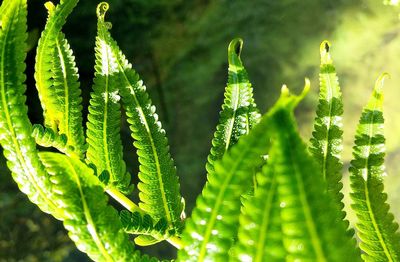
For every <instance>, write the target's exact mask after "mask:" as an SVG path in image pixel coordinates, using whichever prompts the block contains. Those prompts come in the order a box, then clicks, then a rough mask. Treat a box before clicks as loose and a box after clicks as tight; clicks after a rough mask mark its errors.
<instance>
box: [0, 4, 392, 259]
mask: <svg viewBox="0 0 400 262" xmlns="http://www.w3.org/2000/svg"><path fill="white" fill-rule="evenodd" d="M390 2H391V3H392V4H393V5H389V4H390ZM43 3H44V1H39V0H30V1H29V17H28V19H29V31H30V39H31V41H30V43H31V45H32V47H35V45H36V41H35V40H37V38H38V35H39V32H40V31H41V30H42V29H43V26H44V24H45V20H46V11H45V8H44V6H43ZM109 3H110V11H109V13H108V20H109V21H111V22H112V23H113V29H112V34H113V36H114V38H115V39H116V40H117V41H118V42H119V44H120V46H121V48H122V49H123V50H124V52H125V53H126V55H127V56H128V58H130V60H131V61H132V62H133V65H134V67H135V68H136V70H137V71H138V72H139V73H140V74H141V76H142V78H143V80H144V81H145V83H146V85H147V87H148V90H149V92H150V94H151V97H152V98H153V102H154V104H155V105H156V106H157V108H158V113H159V115H160V119H161V121H162V122H163V125H164V127H165V129H166V131H167V135H168V138H169V141H170V145H171V151H172V154H173V156H174V158H175V160H176V166H177V169H178V174H179V176H180V181H181V189H182V194H183V196H184V197H185V198H186V203H187V213H189V214H190V210H191V209H192V208H193V205H194V202H195V199H196V196H197V195H198V194H199V193H200V191H201V188H202V186H203V184H204V182H205V168H204V166H205V162H206V157H207V154H208V151H209V148H210V145H211V138H212V136H213V132H214V128H215V126H216V124H217V121H218V112H219V110H220V106H221V103H222V100H223V92H224V86H225V83H226V78H227V57H226V53H227V51H226V50H227V46H228V43H229V41H230V40H231V39H232V38H235V37H238V36H239V37H242V38H243V39H244V42H245V46H244V50H243V52H242V59H243V62H244V63H245V65H246V67H247V70H248V73H249V76H250V79H251V81H252V83H253V86H254V92H255V99H256V102H257V103H258V105H259V107H260V109H261V111H262V112H265V111H266V110H267V108H268V107H269V106H271V104H272V103H273V102H274V101H275V100H276V98H277V97H278V95H279V90H280V87H281V85H282V84H283V83H285V84H287V85H288V86H289V88H290V89H292V90H293V91H299V90H300V89H301V88H302V86H303V81H304V77H305V76H307V77H309V78H310V79H311V80H312V92H311V94H309V95H308V96H307V98H306V100H305V101H304V102H303V103H302V105H301V107H300V109H299V110H298V112H297V115H298V122H299V126H300V130H301V132H302V134H303V136H304V138H305V139H306V140H308V139H309V137H310V133H311V128H312V120H313V118H314V112H315V107H316V102H317V92H318V69H319V44H320V42H321V41H322V40H324V39H328V40H330V42H331V43H332V54H333V58H334V61H335V65H336V68H337V71H338V74H339V77H340V83H341V86H342V90H343V97H344V106H345V114H344V130H345V133H344V137H345V147H344V162H345V166H346V169H345V170H346V171H345V176H344V184H345V188H344V190H345V191H348V181H347V177H348V172H347V167H348V163H349V161H350V159H351V147H352V139H353V136H354V131H355V126H356V124H357V121H358V117H359V114H360V112H361V108H362V106H363V105H364V104H365V103H366V101H367V99H368V96H369V94H370V92H371V90H372V87H373V84H374V81H375V79H376V78H377V76H378V75H379V74H380V73H381V72H384V71H386V72H389V73H390V74H391V76H392V78H391V80H388V81H387V82H386V83H387V84H386V85H385V92H386V101H385V116H386V138H387V148H388V155H387V162H386V163H387V171H388V176H387V178H386V189H387V192H388V193H389V202H390V203H391V205H392V211H393V212H394V213H395V216H396V217H397V218H398V221H399V220H400V210H399V208H398V206H399V203H400V194H399V189H400V178H399V175H398V173H399V172H398V170H400V161H399V160H400V135H399V133H400V132H399V131H400V121H399V119H400V103H399V100H400V88H399V86H400V62H399V58H400V21H399V13H400V9H399V8H398V7H397V6H396V4H397V1H395V0H392V1H388V2H387V3H386V4H384V3H383V2H382V1H380V0H363V1H362V0H336V1H326V0H325V1H324V0H302V1H299V0H297V1H295V0H279V1H277V0H253V1H245V0H192V1H184V0H110V1H109ZM97 4H98V1H94V0H85V1H81V2H80V3H79V4H78V7H77V8H76V10H75V11H74V12H73V14H72V15H71V16H70V19H69V21H68V22H67V24H66V26H65V28H64V32H65V33H66V35H67V37H68V39H69V41H70V43H71V46H72V48H73V49H74V51H75V54H76V59H77V64H78V66H79V73H80V75H81V82H82V89H83V91H84V96H85V107H86V106H87V103H88V96H89V92H90V88H91V82H92V78H93V64H94V53H93V48H94V40H95V34H96V16H95V8H96V5H97ZM34 56H35V48H33V49H32V50H31V51H30V52H29V55H28V59H27V63H28V69H27V73H28V82H27V83H28V103H29V105H30V109H29V110H30V111H29V113H30V117H31V119H32V121H33V122H35V123H40V122H41V121H42V119H41V109H40V107H39V106H38V99H37V94H36V90H35V87H34V81H33V76H32V75H33V71H32V70H33V64H34ZM122 128H123V132H122V135H123V140H124V144H125V155H124V157H125V159H126V162H127V163H128V167H129V169H130V170H131V173H132V174H135V173H136V172H137V160H136V155H135V150H134V149H133V146H132V141H131V139H130V134H129V129H128V128H127V126H126V125H124V126H123V127H122ZM0 172H1V175H0V261H71V262H72V261H87V260H88V259H87V258H86V256H85V255H83V254H82V253H80V252H79V251H77V250H76V248H75V247H74V245H73V243H72V242H71V241H70V240H69V238H68V237H67V236H66V233H65V231H64V229H63V227H62V224H61V223H60V222H56V221H55V220H54V219H53V218H51V217H50V216H48V215H46V214H43V213H41V212H40V211H39V210H38V208H36V207H35V206H34V205H32V204H31V203H30V202H29V201H28V200H27V198H26V197H25V196H24V195H23V194H22V193H20V192H19V191H18V189H17V187H16V185H15V184H14V182H12V179H11V176H10V174H9V172H8V171H7V168H6V166H5V164H4V160H2V165H1V169H0ZM134 180H136V178H134ZM347 201H348V199H347ZM396 203H397V204H396ZM145 252H147V253H151V254H153V255H155V256H158V257H164V258H165V257H173V256H174V252H175V251H174V250H173V248H172V247H171V246H169V245H168V244H158V245H156V246H155V247H154V248H146V249H145Z"/></svg>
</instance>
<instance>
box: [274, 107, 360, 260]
mask: <svg viewBox="0 0 400 262" xmlns="http://www.w3.org/2000/svg"><path fill="white" fill-rule="evenodd" d="M271 122H272V125H271V126H270V128H271V129H273V136H272V138H271V141H272V146H271V150H270V154H269V158H268V165H271V166H272V169H273V172H274V175H275V176H276V181H277V183H278V189H277V192H278V199H279V206H280V218H281V220H280V221H281V226H282V233H283V243H284V247H285V249H286V251H287V253H288V254H287V256H286V260H288V261H298V260H304V261H321V262H323V261H343V259H344V258H345V259H346V260H348V261H358V260H359V259H360V254H359V251H358V249H357V248H356V242H355V240H354V239H353V238H352V236H350V235H349V234H348V231H347V227H348V223H347V222H346V221H343V220H342V219H341V210H340V209H339V207H338V205H337V204H335V202H334V201H333V199H332V197H331V194H329V193H327V192H326V185H325V181H324V180H323V177H322V176H321V172H320V169H319V168H318V165H317V164H316V162H315V161H314V159H313V157H312V156H311V155H310V154H309V152H308V150H307V147H306V145H305V143H304V142H303V141H302V139H301V138H300V135H299V133H298V131H297V128H296V125H295V118H294V115H293V112H290V111H287V110H286V111H284V110H281V111H280V112H278V113H277V114H275V115H274V118H273V120H272V121H271ZM267 241H268V240H267ZM270 245H271V244H270Z"/></svg>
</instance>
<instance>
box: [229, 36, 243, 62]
mask: <svg viewBox="0 0 400 262" xmlns="http://www.w3.org/2000/svg"><path fill="white" fill-rule="evenodd" d="M242 48H243V40H242V39H241V38H235V39H233V40H232V41H231V42H230V43H229V47H228V63H229V65H237V66H239V65H241V61H240V54H241V53H242Z"/></svg>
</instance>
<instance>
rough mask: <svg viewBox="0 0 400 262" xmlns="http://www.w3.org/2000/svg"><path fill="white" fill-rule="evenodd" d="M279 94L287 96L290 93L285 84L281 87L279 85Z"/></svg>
mask: <svg viewBox="0 0 400 262" xmlns="http://www.w3.org/2000/svg"><path fill="white" fill-rule="evenodd" d="M281 95H282V96H289V95H290V91H289V88H288V87H287V85H285V84H283V85H282V87H281Z"/></svg>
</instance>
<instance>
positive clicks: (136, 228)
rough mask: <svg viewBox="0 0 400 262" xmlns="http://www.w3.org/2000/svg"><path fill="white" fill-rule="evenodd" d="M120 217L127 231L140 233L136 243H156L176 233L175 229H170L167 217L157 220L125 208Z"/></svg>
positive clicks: (143, 244) (145, 244)
mask: <svg viewBox="0 0 400 262" xmlns="http://www.w3.org/2000/svg"><path fill="white" fill-rule="evenodd" d="M120 218H121V222H122V226H123V227H124V230H125V232H127V233H129V234H134V235H139V236H137V237H136V238H135V243H136V244H137V245H139V246H147V245H152V244H155V243H157V242H160V241H162V240H165V239H168V238H169V237H170V236H171V235H173V234H174V233H175V232H174V230H173V229H169V226H168V222H167V221H166V220H165V219H160V220H159V221H157V222H155V221H153V219H152V218H151V216H149V215H147V214H144V215H142V214H140V213H139V212H133V213H130V212H129V211H126V210H123V211H121V213H120Z"/></svg>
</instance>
